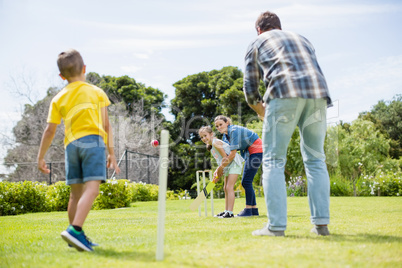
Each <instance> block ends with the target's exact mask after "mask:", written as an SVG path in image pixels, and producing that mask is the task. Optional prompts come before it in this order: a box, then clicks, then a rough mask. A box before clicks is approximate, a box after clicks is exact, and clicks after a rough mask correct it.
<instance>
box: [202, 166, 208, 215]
mask: <svg viewBox="0 0 402 268" xmlns="http://www.w3.org/2000/svg"><path fill="white" fill-rule="evenodd" d="M204 188H205V170H204V171H203V172H202V189H204ZM207 198H208V196H206V197H205V200H204V210H205V217H206V216H208V215H207V214H208V211H207Z"/></svg>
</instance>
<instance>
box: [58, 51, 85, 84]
mask: <svg viewBox="0 0 402 268" xmlns="http://www.w3.org/2000/svg"><path fill="white" fill-rule="evenodd" d="M57 66H58V67H59V71H60V74H61V75H62V76H63V77H64V78H66V79H68V78H70V77H75V76H78V75H80V74H81V73H82V68H84V60H83V59H82V57H81V54H80V53H79V52H78V51H77V50H75V49H68V50H66V51H64V52H61V53H60V54H59V56H58V57H57Z"/></svg>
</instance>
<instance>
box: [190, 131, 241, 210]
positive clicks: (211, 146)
mask: <svg viewBox="0 0 402 268" xmlns="http://www.w3.org/2000/svg"><path fill="white" fill-rule="evenodd" d="M198 134H199V135H200V138H201V140H202V141H203V142H204V143H205V144H206V145H207V149H208V150H209V151H211V153H212V155H213V157H214V158H215V160H216V162H217V164H218V165H219V166H220V164H221V162H222V159H223V158H224V157H227V156H228V154H229V153H230V148H229V144H228V143H226V142H224V141H222V140H219V139H217V138H215V135H214V132H213V131H212V128H211V127H210V126H204V127H202V128H200V129H199V131H198ZM243 162H244V159H243V158H242V157H241V156H240V155H239V154H237V155H236V156H235V158H234V159H233V161H232V162H231V163H230V164H229V165H228V166H226V167H225V169H224V171H223V175H224V185H223V189H224V191H225V211H223V212H221V213H218V214H217V215H216V217H219V218H233V217H234V215H233V207H234V201H235V193H234V185H235V183H236V180H237V178H238V176H239V175H240V174H241V172H242V164H243ZM218 180H219V177H218V176H217V173H216V172H215V173H214V180H213V182H215V183H216V182H217V181H218Z"/></svg>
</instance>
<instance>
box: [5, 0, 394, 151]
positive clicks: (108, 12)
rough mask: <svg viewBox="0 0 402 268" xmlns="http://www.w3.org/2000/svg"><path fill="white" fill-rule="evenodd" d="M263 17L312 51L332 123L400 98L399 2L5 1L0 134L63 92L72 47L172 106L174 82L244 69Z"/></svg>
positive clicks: (90, 66)
mask: <svg viewBox="0 0 402 268" xmlns="http://www.w3.org/2000/svg"><path fill="white" fill-rule="evenodd" d="M265 10H270V11H274V12H275V13H277V15H278V16H279V17H280V19H281V21H282V28H283V29H284V30H289V31H295V32H298V33H300V34H302V35H304V36H305V37H307V38H308V39H309V40H310V41H311V42H312V43H313V45H314V46H315V49H316V53H317V56H318V59H319V63H320V65H321V68H322V69H323V71H324V74H325V76H326V78H327V80H328V84H329V87H330V92H331V95H332V98H333V100H334V101H335V103H336V105H335V107H334V108H331V109H329V115H330V117H331V120H332V121H339V120H343V121H346V122H351V121H353V120H354V119H356V118H357V116H358V113H359V112H362V111H367V110H369V109H370V108H371V107H372V106H373V105H375V104H376V103H377V102H378V100H381V99H384V100H390V99H392V97H393V96H394V95H395V94H397V93H402V1H400V0H381V1H372V0H364V1H363V0H347V1H343V0H326V1H322V0H304V1H288V0H263V1H262V0H261V1H260V0H249V1H244V0H222V1H221V0H202V1H199V0H193V1H185V0H170V1H163V0H148V1H144V0H126V1H122V0H115V1H105V0H96V1H95V0H87V1H81V0H80V1H77V0H70V1H56V0H48V1H46V0H36V1H34V0H0V36H1V49H0V63H1V64H0V89H1V98H0V134H7V133H9V131H10V130H11V128H12V126H13V125H14V124H15V123H16V122H17V121H18V119H19V118H20V114H21V110H22V107H23V105H24V103H27V102H29V101H33V102H35V101H37V100H39V99H41V98H43V97H44V96H45V94H46V90H47V88H48V87H49V86H52V85H56V86H57V85H61V80H59V79H58V76H57V74H58V70H57V65H56V57H57V55H58V53H60V52H61V51H63V50H65V49H66V48H75V49H77V50H79V51H80V52H81V54H82V55H83V57H84V61H85V63H86V65H87V71H88V72H97V73H99V74H101V75H113V76H121V75H129V76H131V77H133V78H135V79H136V80H137V82H142V83H145V84H146V85H147V86H152V87H157V88H159V89H160V90H162V91H163V92H165V93H166V94H168V96H169V100H168V103H169V104H170V99H171V98H173V97H174V94H175V93H174V88H173V86H172V84H173V83H175V82H176V81H178V80H180V79H182V78H184V77H186V76H187V75H190V74H195V73H199V72H202V71H210V70H213V69H221V68H222V67H224V66H237V67H239V68H240V69H243V58H244V54H245V51H246V48H247V45H248V44H249V43H250V42H251V41H252V40H253V38H255V37H256V32H255V30H254V23H255V20H256V18H257V16H258V15H259V14H260V13H261V12H262V11H265ZM16 87H19V88H22V89H24V91H26V88H29V89H30V90H31V94H30V100H29V99H28V98H24V97H21V96H19V97H18V96H17V95H15V94H13V92H15V89H16ZM166 114H167V117H168V119H170V120H172V119H173V118H172V117H171V116H169V115H168V112H167V111H166ZM3 151H4V150H3ZM1 154H2V152H0V158H2V155H1Z"/></svg>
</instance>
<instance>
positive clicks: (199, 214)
mask: <svg viewBox="0 0 402 268" xmlns="http://www.w3.org/2000/svg"><path fill="white" fill-rule="evenodd" d="M195 174H196V177H197V196H198V194H199V193H200V171H199V170H198V171H197V172H196V173H195ZM198 216H200V217H201V206H198Z"/></svg>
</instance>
